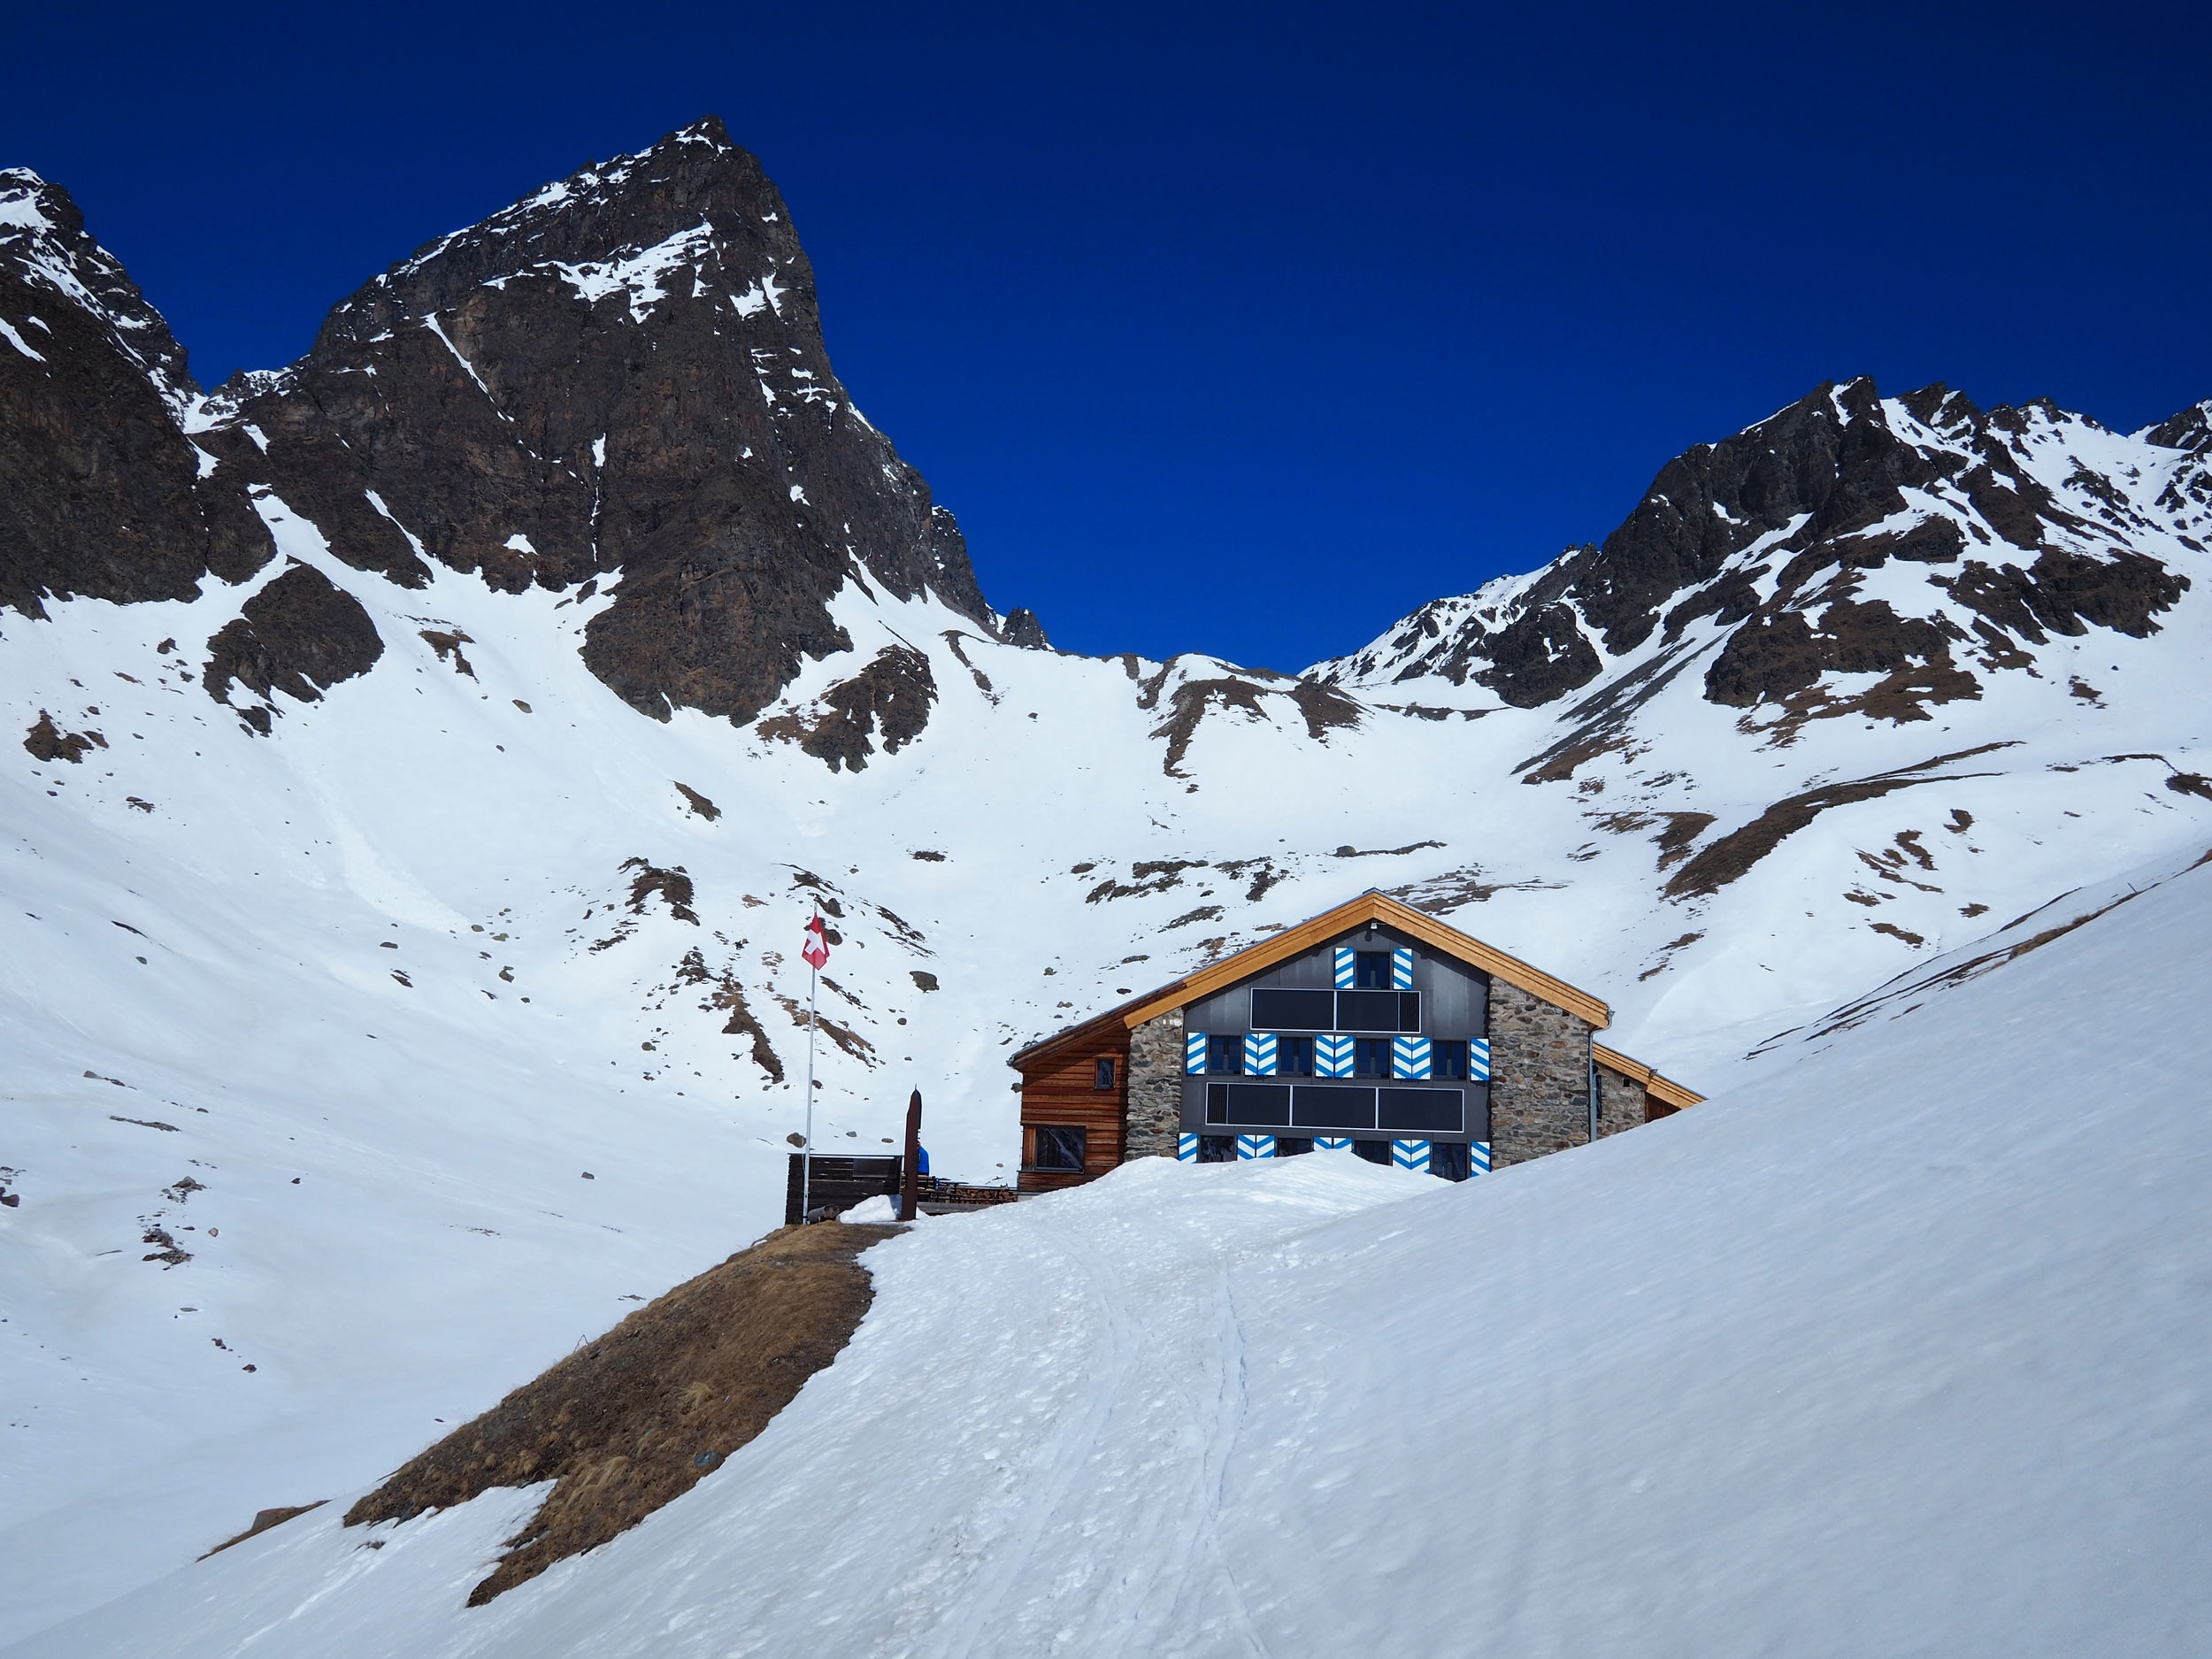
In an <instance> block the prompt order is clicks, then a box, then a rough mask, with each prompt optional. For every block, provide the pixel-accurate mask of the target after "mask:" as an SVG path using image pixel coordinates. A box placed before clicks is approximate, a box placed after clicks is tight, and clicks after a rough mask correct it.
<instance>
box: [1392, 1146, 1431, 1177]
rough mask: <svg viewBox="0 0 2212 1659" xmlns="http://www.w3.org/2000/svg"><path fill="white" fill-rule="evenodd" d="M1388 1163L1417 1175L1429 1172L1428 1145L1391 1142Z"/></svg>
mask: <svg viewBox="0 0 2212 1659" xmlns="http://www.w3.org/2000/svg"><path fill="white" fill-rule="evenodd" d="M1390 1161H1391V1162H1392V1163H1393V1164H1396V1165H1397V1166H1398V1167H1399V1168H1400V1169H1402V1170H1411V1171H1413V1172H1414V1173H1415V1174H1417V1175H1426V1174H1427V1173H1428V1172H1429V1143H1428V1142H1427V1141H1392V1142H1391V1143H1390Z"/></svg>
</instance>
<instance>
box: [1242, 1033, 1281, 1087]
mask: <svg viewBox="0 0 2212 1659" xmlns="http://www.w3.org/2000/svg"><path fill="white" fill-rule="evenodd" d="M1244 1069H1245V1070H1246V1071H1248V1072H1250V1073H1251V1074H1252V1075H1253V1076H1254V1077H1273V1076H1274V1075H1275V1033H1273V1032H1271V1031H1256V1032H1254V1033H1252V1034H1251V1035H1250V1036H1248V1037H1247V1038H1246V1039H1245V1040H1244Z"/></svg>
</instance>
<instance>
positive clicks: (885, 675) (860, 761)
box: [759, 645, 937, 772]
mask: <svg viewBox="0 0 2212 1659" xmlns="http://www.w3.org/2000/svg"><path fill="white" fill-rule="evenodd" d="M936 701H937V680H936V676H935V675H933V674H932V673H931V672H930V668H929V658H928V657H925V656H923V655H922V653H921V652H919V651H917V650H912V649H908V648H907V647H904V646H897V645H895V646H889V647H887V648H886V649H883V650H880V651H878V652H877V653H876V655H875V659H874V660H873V661H872V662H871V663H870V664H868V666H867V667H865V668H864V669H862V670H861V671H860V672H858V673H857V674H855V675H854V676H853V677H852V678H851V679H850V680H841V681H839V682H838V683H837V684H836V685H834V686H832V687H830V688H829V689H828V690H827V691H826V692H824V693H823V694H822V695H821V696H820V697H818V699H816V706H815V707H814V709H812V710H810V711H808V712H807V713H805V714H785V715H778V716H776V717H774V718H771V719H766V720H763V721H762V722H761V723H760V727H759V730H760V733H761V735H762V736H764V737H775V738H784V739H787V740H789V741H795V742H796V743H797V744H798V745H799V747H800V748H801V749H804V750H805V751H806V752H807V753H808V754H810V755H811V756H813V757H815V758H816V759H817V760H821V761H826V762H827V763H828V764H829V769H830V770H831V771H832V772H835V771H837V770H838V769H839V768H840V767H843V768H845V769H847V770H849V771H852V772H860V771H862V770H864V768H865V767H866V766H867V764H868V757H869V756H870V755H872V754H873V753H875V745H874V744H873V743H872V741H870V740H871V739H872V738H873V737H874V736H875V735H876V734H877V733H881V735H882V739H883V752H884V753H885V754H887V755H895V754H897V753H898V752H899V750H900V749H902V748H904V747H905V746H906V745H907V744H909V743H910V742H912V741H914V740H915V739H916V738H918V737H919V736H920V735H921V733H922V728H923V727H924V726H926V725H928V724H929V708H930V704H932V703H934V702H936Z"/></svg>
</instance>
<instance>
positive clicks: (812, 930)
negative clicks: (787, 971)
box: [799, 916, 829, 969]
mask: <svg viewBox="0 0 2212 1659" xmlns="http://www.w3.org/2000/svg"><path fill="white" fill-rule="evenodd" d="M799 954H800V955H801V956H804V957H805V958H806V965H807V966H808V967H810V968H815V969H819V968H821V967H823V966H824V965H825V964H827V963H828V961H829V941H828V940H826V939H825V938H824V937H823V936H822V918H820V917H819V916H817V917H815V918H813V919H812V920H811V921H810V922H808V923H807V925H806V943H805V944H804V945H803V946H801V947H800V949H799Z"/></svg>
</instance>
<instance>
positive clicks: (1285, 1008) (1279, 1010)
mask: <svg viewBox="0 0 2212 1659" xmlns="http://www.w3.org/2000/svg"><path fill="white" fill-rule="evenodd" d="M1252 1029H1253V1030H1254V1031H1334V1030H1336V1029H1337V1025H1336V993H1335V992H1334V991H1285V990H1281V989H1278V988H1274V987H1268V986H1260V987H1256V988H1255V989H1254V990H1253V992H1252Z"/></svg>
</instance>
